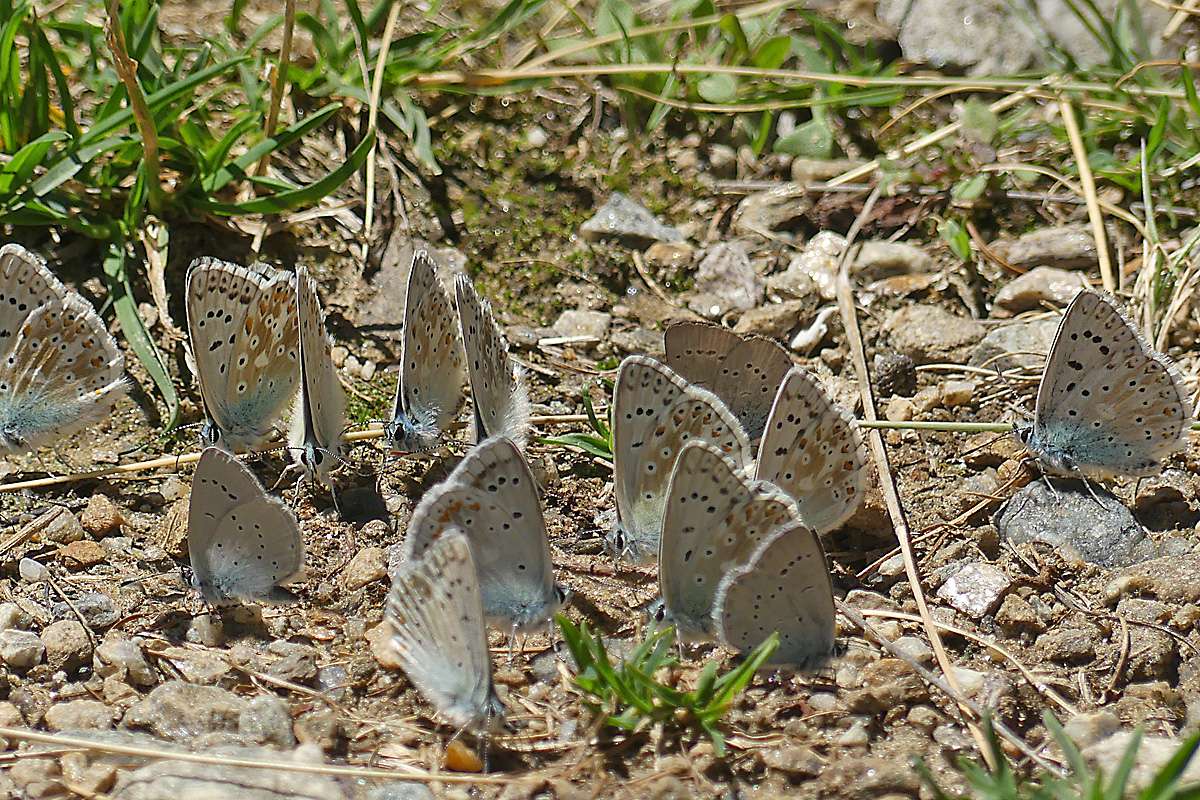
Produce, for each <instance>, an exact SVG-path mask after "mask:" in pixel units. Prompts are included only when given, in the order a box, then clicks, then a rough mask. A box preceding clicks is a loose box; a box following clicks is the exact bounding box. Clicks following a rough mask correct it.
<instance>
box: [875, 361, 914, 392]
mask: <svg viewBox="0 0 1200 800" xmlns="http://www.w3.org/2000/svg"><path fill="white" fill-rule="evenodd" d="M871 373H872V375H874V376H875V391H876V392H878V393H879V396H880V397H891V396H892V395H900V396H901V397H912V396H913V395H914V394H916V392H917V365H916V364H915V363H913V360H912V357H911V356H906V355H905V354H904V353H876V354H875V363H874V365H873V369H872V370H871Z"/></svg>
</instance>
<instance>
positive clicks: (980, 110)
mask: <svg viewBox="0 0 1200 800" xmlns="http://www.w3.org/2000/svg"><path fill="white" fill-rule="evenodd" d="M961 121H962V132H963V134H964V135H966V136H967V137H968V138H969V139H972V140H974V141H976V142H979V143H980V144H991V143H992V142H993V141H994V140H995V138H996V131H997V130H998V129H999V127H1000V117H999V116H997V115H996V112H994V111H992V110H991V109H990V108H988V106H987V103H985V102H983V101H982V100H980V99H978V98H975V97H972V98H970V99H968V100H967V102H965V103H963V110H962V117H961Z"/></svg>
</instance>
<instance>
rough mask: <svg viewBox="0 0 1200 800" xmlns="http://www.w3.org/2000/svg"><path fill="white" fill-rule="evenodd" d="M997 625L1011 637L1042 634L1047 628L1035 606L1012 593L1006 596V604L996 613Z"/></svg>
mask: <svg viewBox="0 0 1200 800" xmlns="http://www.w3.org/2000/svg"><path fill="white" fill-rule="evenodd" d="M996 624H997V625H999V626H1000V630H1002V631H1004V632H1005V633H1006V634H1008V635H1009V636H1015V635H1018V634H1021V633H1041V632H1042V631H1043V630H1045V628H1046V626H1045V624H1044V623H1043V622H1042V620H1041V618H1040V617H1038V614H1037V611H1035V610H1034V608H1033V606H1031V605H1029V603H1027V602H1026V601H1025V600H1024V599H1023V598H1022V597H1021V596H1020V595H1017V594H1011V593H1010V594H1007V595H1005V596H1004V602H1003V603H1001V604H1000V610H999V611H997V612H996Z"/></svg>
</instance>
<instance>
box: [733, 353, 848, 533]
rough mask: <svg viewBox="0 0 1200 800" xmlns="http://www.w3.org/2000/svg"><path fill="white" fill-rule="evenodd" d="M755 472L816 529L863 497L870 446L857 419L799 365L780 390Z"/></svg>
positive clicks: (835, 521) (842, 516) (839, 518)
mask: <svg viewBox="0 0 1200 800" xmlns="http://www.w3.org/2000/svg"><path fill="white" fill-rule="evenodd" d="M755 477H756V478H757V479H758V480H763V481H770V482H771V483H773V484H775V485H776V486H778V487H779V488H780V489H783V490H784V491H785V492H787V493H788V494H789V495H791V496H792V498H793V499H794V500H795V501H796V503H797V504H798V505H799V506H800V518H801V519H803V520H804V521H805V522H806V523H808V525H809V526H810V527H812V528H813V529H814V530H817V531H822V532H824V531H831V530H833V529H835V528H837V527H838V526H839V525H841V524H842V523H843V522H845V521H846V520H847V519H849V518H850V516H851V515H852V514H853V513H854V512H855V510H856V509H857V508H858V505H859V503H860V502H861V501H862V497H863V493H864V492H865V491H866V484H867V479H868V473H867V449H866V445H865V444H864V443H863V438H862V433H861V432H860V431H859V429H858V424H857V423H856V422H855V421H854V418H853V417H852V416H850V414H848V413H847V412H846V411H844V410H843V409H841V408H839V407H838V406H837V405H835V404H834V402H833V400H832V398H830V397H829V395H828V394H827V393H826V392H825V390H824V389H823V388H822V387H821V385H820V383H818V382H817V379H816V378H814V377H813V376H811V375H809V374H808V373H807V372H805V371H804V370H802V369H800V368H799V367H793V368H792V369H791V370H790V371H789V372H788V374H787V376H786V377H785V378H784V381H783V383H782V384H780V386H779V392H778V393H777V394H776V395H775V402H774V404H773V405H772V406H771V414H770V416H769V417H768V418H767V426H766V428H765V430H764V431H763V438H762V442H761V443H760V444H759V447H758V471H757V473H756V474H755Z"/></svg>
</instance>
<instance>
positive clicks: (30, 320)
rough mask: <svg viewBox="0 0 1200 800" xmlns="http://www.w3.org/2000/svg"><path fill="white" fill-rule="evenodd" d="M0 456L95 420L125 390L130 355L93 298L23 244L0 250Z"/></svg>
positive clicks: (51, 439)
mask: <svg viewBox="0 0 1200 800" xmlns="http://www.w3.org/2000/svg"><path fill="white" fill-rule="evenodd" d="M0 359H2V360H0V453H3V454H5V455H7V454H10V453H19V452H24V451H28V450H33V449H35V448H37V447H40V446H42V445H44V444H49V443H50V442H53V441H55V440H56V439H59V438H61V437H63V436H65V435H66V434H68V433H71V432H73V431H76V430H78V429H80V428H82V427H84V426H85V425H88V424H90V423H93V422H95V421H97V420H99V419H100V418H102V417H103V416H104V415H106V414H108V413H109V411H111V410H112V407H113V404H114V403H116V402H117V400H118V399H120V398H121V396H122V395H123V394H124V393H125V391H126V389H127V388H128V384H127V382H126V380H125V377H124V373H125V358H124V356H122V355H121V351H120V350H119V349H117V343H116V342H115V341H114V340H113V338H112V336H110V335H109V333H108V331H107V330H106V329H105V327H104V323H103V322H102V321H101V320H100V317H99V316H97V315H96V312H95V310H94V309H93V308H92V305H91V303H89V302H88V301H87V300H84V299H83V298H82V297H80V296H79V295H78V294H77V293H75V292H73V291H71V290H70V289H68V288H67V287H66V286H64V285H63V284H62V283H61V282H60V281H59V280H58V279H57V278H55V277H54V275H52V274H51V273H50V270H49V269H47V268H46V264H45V262H43V261H42V260H41V259H40V258H38V257H37V256H35V255H33V254H32V253H30V252H29V251H27V250H25V248H23V247H21V246H20V245H16V244H6V245H4V246H3V247H0Z"/></svg>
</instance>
